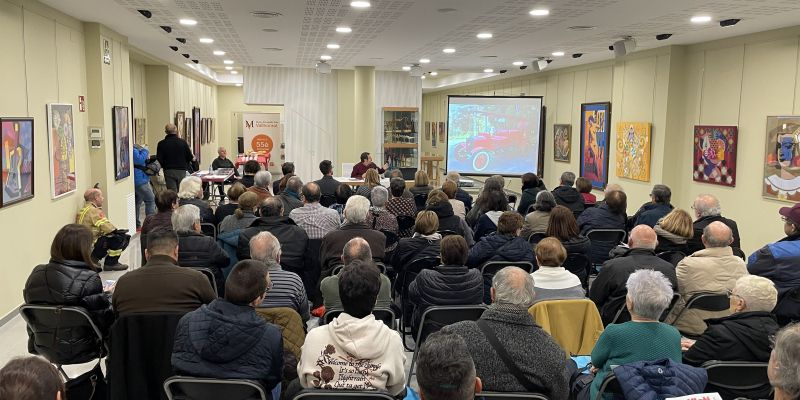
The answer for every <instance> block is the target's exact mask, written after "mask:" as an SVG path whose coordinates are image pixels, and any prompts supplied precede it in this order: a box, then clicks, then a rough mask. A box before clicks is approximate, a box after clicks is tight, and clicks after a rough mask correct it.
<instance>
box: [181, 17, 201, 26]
mask: <svg viewBox="0 0 800 400" xmlns="http://www.w3.org/2000/svg"><path fill="white" fill-rule="evenodd" d="M178 22H180V23H181V25H188V26H195V25H197V21H196V20H193V19H191V18H181V19H179V20H178Z"/></svg>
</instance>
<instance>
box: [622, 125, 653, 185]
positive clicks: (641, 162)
mask: <svg viewBox="0 0 800 400" xmlns="http://www.w3.org/2000/svg"><path fill="white" fill-rule="evenodd" d="M617 176H618V177H620V178H628V179H633V180H637V181H642V182H650V123H649V122H620V123H618V124H617Z"/></svg>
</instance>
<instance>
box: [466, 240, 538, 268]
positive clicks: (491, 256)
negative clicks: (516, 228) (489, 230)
mask: <svg viewBox="0 0 800 400" xmlns="http://www.w3.org/2000/svg"><path fill="white" fill-rule="evenodd" d="M487 261H529V262H531V263H535V262H536V260H535V259H534V257H533V248H531V245H530V244H529V243H528V241H527V240H525V239H524V238H521V237H519V236H514V235H499V234H494V235H489V236H484V237H483V238H482V239H481V241H480V242H478V243H476V244H475V246H473V247H472V248H471V249H470V250H469V257H468V258H467V266H468V267H470V268H478V267H480V266H481V265H483V263H485V262H487Z"/></svg>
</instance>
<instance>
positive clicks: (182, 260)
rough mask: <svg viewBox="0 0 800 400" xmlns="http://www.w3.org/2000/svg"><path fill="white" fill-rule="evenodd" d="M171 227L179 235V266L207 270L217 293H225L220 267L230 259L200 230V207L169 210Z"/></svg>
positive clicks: (190, 206)
mask: <svg viewBox="0 0 800 400" xmlns="http://www.w3.org/2000/svg"><path fill="white" fill-rule="evenodd" d="M184 182H186V179H184ZM181 183H183V182H181ZM172 229H173V230H174V231H175V233H177V234H178V265H180V266H182V267H192V268H208V269H210V270H211V272H212V273H213V274H214V281H215V283H216V285H217V293H219V295H220V296H224V295H225V275H224V274H223V273H222V269H223V268H225V267H227V266H228V263H229V261H230V258H229V257H228V254H227V253H225V251H224V250H222V248H221V247H219V245H218V244H217V242H216V241H215V240H214V238H213V237H210V236H206V235H204V234H203V232H201V231H200V209H198V208H197V207H196V206H194V205H193V204H187V205H184V206H180V207H178V208H177V209H176V210H175V211H173V212H172Z"/></svg>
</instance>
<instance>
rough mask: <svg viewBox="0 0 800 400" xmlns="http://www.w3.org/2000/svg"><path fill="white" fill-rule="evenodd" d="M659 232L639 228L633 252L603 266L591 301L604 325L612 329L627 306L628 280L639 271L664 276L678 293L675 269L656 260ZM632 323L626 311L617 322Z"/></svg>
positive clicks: (630, 245)
mask: <svg viewBox="0 0 800 400" xmlns="http://www.w3.org/2000/svg"><path fill="white" fill-rule="evenodd" d="M656 243H657V239H656V232H655V231H654V230H653V228H651V227H649V226H647V225H639V226H637V227H635V228H633V230H632V231H631V236H630V239H628V248H629V250H627V251H625V252H624V253H623V254H622V255H621V256H619V257H616V258H612V259H611V260H608V261H606V262H604V263H603V267H602V269H600V273H598V274H597V278H595V280H594V283H592V286H591V288H590V290H589V298H590V299H592V301H593V302H594V303H595V304H596V305H597V309H598V310H599V311H600V316H601V317H602V319H603V325H608V324H610V323H611V321H613V320H614V316H615V315H616V314H617V311H619V310H620V309H621V308H622V307H623V306H624V305H625V296H627V294H628V289H627V287H626V283H627V281H628V277H629V276H630V275H631V274H632V273H634V272H635V271H637V270H639V269H652V270H655V271H658V272H661V273H662V274H664V276H666V277H667V279H669V281H670V283H671V284H672V289H673V290H675V291H676V292H677V288H678V277H677V276H676V275H675V267H674V266H673V265H672V264H670V263H669V262H667V261H664V260H662V259H660V258H658V256H656V254H655V252H654V251H653V249H655V248H656ZM627 321H630V314H628V313H627V312H626V311H623V312H622V314H620V317H619V318H618V319H617V322H627Z"/></svg>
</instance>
